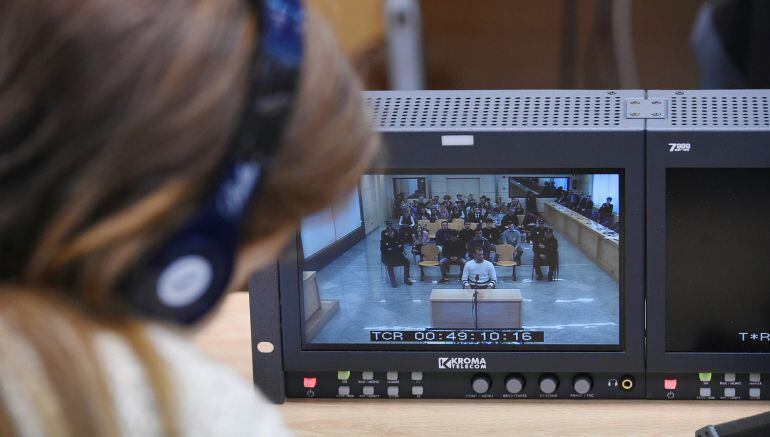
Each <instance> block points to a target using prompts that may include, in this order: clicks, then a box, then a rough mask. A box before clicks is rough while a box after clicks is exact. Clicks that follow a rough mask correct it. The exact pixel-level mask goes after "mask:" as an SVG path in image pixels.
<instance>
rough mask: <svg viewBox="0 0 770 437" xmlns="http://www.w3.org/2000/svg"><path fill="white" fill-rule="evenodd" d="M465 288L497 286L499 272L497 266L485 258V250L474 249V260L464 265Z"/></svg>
mask: <svg viewBox="0 0 770 437" xmlns="http://www.w3.org/2000/svg"><path fill="white" fill-rule="evenodd" d="M462 281H463V288H495V284H496V283H497V273H496V272H495V266H494V265H493V264H492V263H491V262H489V261H487V260H485V259H484V250H482V249H481V248H478V249H476V250H474V251H473V260H472V261H468V262H467V263H465V266H464V267H463V277H462Z"/></svg>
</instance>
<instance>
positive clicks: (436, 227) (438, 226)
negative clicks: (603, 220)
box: [426, 220, 445, 238]
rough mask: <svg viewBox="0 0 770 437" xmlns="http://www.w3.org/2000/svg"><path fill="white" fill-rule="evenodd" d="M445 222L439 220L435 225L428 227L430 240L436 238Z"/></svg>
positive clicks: (429, 224)
mask: <svg viewBox="0 0 770 437" xmlns="http://www.w3.org/2000/svg"><path fill="white" fill-rule="evenodd" d="M444 221H445V220H440V221H439V220H437V221H436V222H435V223H428V224H427V225H426V227H427V228H428V235H430V238H436V231H438V230H439V229H441V223H442V222H444Z"/></svg>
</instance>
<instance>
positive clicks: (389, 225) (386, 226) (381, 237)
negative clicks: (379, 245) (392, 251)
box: [380, 219, 396, 240]
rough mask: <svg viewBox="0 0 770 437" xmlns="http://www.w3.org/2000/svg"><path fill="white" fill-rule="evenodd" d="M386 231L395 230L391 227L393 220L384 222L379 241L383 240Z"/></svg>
mask: <svg viewBox="0 0 770 437" xmlns="http://www.w3.org/2000/svg"><path fill="white" fill-rule="evenodd" d="M388 229H393V230H394V231H395V230H396V229H395V228H394V227H393V220H391V219H387V220H385V229H383V230H382V232H380V240H382V239H383V238H385V234H386V233H387V232H388Z"/></svg>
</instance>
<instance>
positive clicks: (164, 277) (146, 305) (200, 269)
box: [131, 231, 235, 324]
mask: <svg viewBox="0 0 770 437" xmlns="http://www.w3.org/2000/svg"><path fill="white" fill-rule="evenodd" d="M234 254H235V244H234V239H233V238H227V237H226V236H224V235H219V236H217V235H213V234H211V233H207V232H200V231H198V232H186V233H183V234H182V235H180V236H179V237H178V238H176V239H175V240H174V241H173V242H172V243H171V244H168V245H166V246H165V248H164V250H161V251H160V252H159V253H157V255H156V257H155V258H154V261H153V262H151V264H150V265H149V266H147V268H146V269H145V270H144V275H142V278H141V279H140V282H139V283H138V284H137V286H136V287H135V288H134V290H133V291H132V293H131V296H132V304H133V306H134V307H135V308H137V309H138V310H139V311H140V312H143V313H146V314H149V315H152V316H156V317H160V318H163V319H165V320H170V321H174V322H177V323H180V324H191V323H193V322H195V321H197V320H199V319H200V318H201V317H203V316H204V315H205V314H207V313H208V312H209V311H211V309H212V308H213V307H214V306H215V305H216V304H217V303H218V302H219V300H220V298H221V297H222V295H223V294H224V293H225V291H226V289H227V285H228V284H229V282H230V277H231V276H232V272H233V264H234Z"/></svg>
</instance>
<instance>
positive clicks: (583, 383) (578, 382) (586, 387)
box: [572, 375, 594, 395]
mask: <svg viewBox="0 0 770 437" xmlns="http://www.w3.org/2000/svg"><path fill="white" fill-rule="evenodd" d="M593 385H594V382H593V380H592V379H591V377H590V376H588V375H577V376H575V379H573V380H572V387H573V388H574V389H575V393H577V394H581V395H584V394H586V393H588V392H589V391H591V387H592V386H593Z"/></svg>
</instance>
